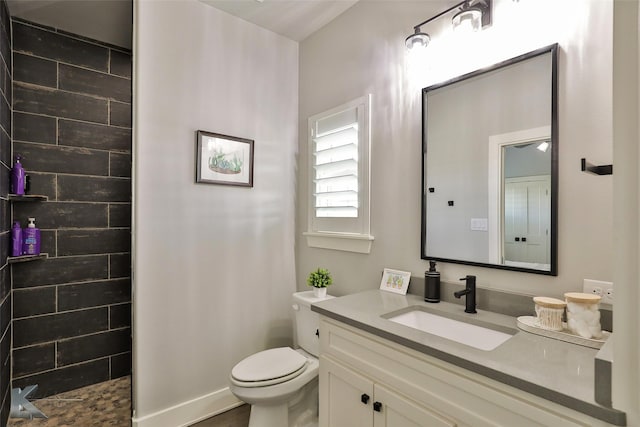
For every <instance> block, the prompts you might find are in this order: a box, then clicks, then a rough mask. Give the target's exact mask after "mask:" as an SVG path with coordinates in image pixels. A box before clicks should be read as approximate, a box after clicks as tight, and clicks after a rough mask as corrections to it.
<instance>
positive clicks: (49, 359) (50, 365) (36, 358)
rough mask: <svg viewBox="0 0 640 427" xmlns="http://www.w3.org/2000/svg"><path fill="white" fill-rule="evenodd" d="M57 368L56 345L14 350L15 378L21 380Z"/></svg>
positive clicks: (50, 344)
mask: <svg viewBox="0 0 640 427" xmlns="http://www.w3.org/2000/svg"><path fill="white" fill-rule="evenodd" d="M55 367H56V346H55V344H54V343H49V344H42V345H34V346H31V347H22V348H16V349H14V350H13V377H14V378H19V377H23V376H25V375H30V374H34V373H36V372H40V371H47V370H49V369H54V368H55Z"/></svg>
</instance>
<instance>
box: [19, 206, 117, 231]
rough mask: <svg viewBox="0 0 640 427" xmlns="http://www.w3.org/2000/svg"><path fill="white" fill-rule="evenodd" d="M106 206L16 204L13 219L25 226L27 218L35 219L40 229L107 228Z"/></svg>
mask: <svg viewBox="0 0 640 427" xmlns="http://www.w3.org/2000/svg"><path fill="white" fill-rule="evenodd" d="M107 212H108V206H107V204H105V203H74V202H71V203H69V202H47V203H16V204H15V206H14V208H13V217H14V219H16V220H19V221H21V222H24V223H25V224H26V221H27V218H28V217H34V218H36V225H37V226H38V228H40V229H47V228H65V227H74V228H86V227H93V228H97V227H107V226H108V223H107Z"/></svg>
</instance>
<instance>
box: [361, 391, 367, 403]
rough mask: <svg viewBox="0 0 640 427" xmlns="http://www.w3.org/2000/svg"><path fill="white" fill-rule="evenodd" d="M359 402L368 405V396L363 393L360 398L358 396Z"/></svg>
mask: <svg viewBox="0 0 640 427" xmlns="http://www.w3.org/2000/svg"><path fill="white" fill-rule="evenodd" d="M360 402H362V403H364V404H365V405H366V404H367V403H369V395H368V394H367V393H364V394H363V395H362V396H360Z"/></svg>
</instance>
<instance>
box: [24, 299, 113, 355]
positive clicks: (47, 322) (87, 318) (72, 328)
mask: <svg viewBox="0 0 640 427" xmlns="http://www.w3.org/2000/svg"><path fill="white" fill-rule="evenodd" d="M108 317H109V314H108V310H107V308H106V307H101V308H94V309H89V310H79V311H73V312H67V313H58V314H50V315H44V316H38V317H30V318H26V319H18V320H14V321H13V330H14V334H13V345H14V346H16V347H25V346H28V345H33V344H40V343H45V342H49V341H55V340H60V339H63V338H70V337H74V336H78V335H86V334H91V333H94V332H100V331H105V330H107V328H108Z"/></svg>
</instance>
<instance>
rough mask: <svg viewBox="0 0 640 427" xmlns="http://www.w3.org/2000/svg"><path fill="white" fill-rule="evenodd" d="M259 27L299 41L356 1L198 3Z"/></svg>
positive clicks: (217, 0) (218, 0)
mask: <svg viewBox="0 0 640 427" xmlns="http://www.w3.org/2000/svg"><path fill="white" fill-rule="evenodd" d="M200 1H201V2H203V3H206V4H208V5H211V6H213V7H215V8H217V9H220V10H223V11H225V12H227V13H229V14H231V15H233V16H237V17H238V18H241V19H244V20H245V21H249V22H252V23H254V24H256V25H258V26H260V27H263V28H266V29H268V30H271V31H273V32H274V33H277V34H280V35H283V36H285V37H287V38H289V39H291V40H295V41H301V40H304V39H305V38H307V36H309V35H310V34H312V33H314V32H315V31H317V30H319V29H320V28H322V27H324V26H325V25H326V24H328V23H329V22H331V21H332V20H333V19H334V18H336V17H337V16H338V15H340V14H341V13H343V12H344V11H345V10H347V9H349V8H350V7H351V6H353V5H354V4H356V3H357V2H358V0H263V1H260V0H200Z"/></svg>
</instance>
